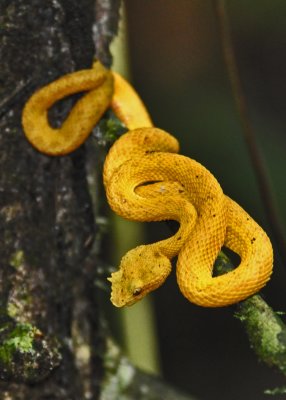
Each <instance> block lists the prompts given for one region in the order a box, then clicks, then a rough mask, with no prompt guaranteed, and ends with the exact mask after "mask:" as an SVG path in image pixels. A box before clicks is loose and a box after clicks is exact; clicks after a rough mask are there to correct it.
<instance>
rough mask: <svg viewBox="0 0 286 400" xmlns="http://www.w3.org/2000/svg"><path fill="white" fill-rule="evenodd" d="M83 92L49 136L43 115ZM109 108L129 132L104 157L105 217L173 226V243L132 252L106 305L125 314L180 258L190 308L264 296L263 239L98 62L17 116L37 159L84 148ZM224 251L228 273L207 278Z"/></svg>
mask: <svg viewBox="0 0 286 400" xmlns="http://www.w3.org/2000/svg"><path fill="white" fill-rule="evenodd" d="M80 91H88V92H87V94H85V95H84V96H83V97H82V98H81V99H80V100H79V101H78V102H77V103H76V104H75V106H74V107H73V108H72V111H71V113H70V115H69V116H68V118H67V120H66V121H65V122H64V123H63V125H62V127H61V128H59V129H52V128H51V127H50V126H49V123H48V119H47V110H48V108H49V107H51V105H52V104H54V102H55V101H57V100H59V99H60V98H63V97H65V96H67V95H69V94H71V93H75V92H80ZM109 106H111V108H112V109H113V111H114V112H115V114H116V115H117V116H118V118H120V119H121V120H122V121H123V122H124V124H125V125H126V126H127V128H128V129H129V131H128V132H127V133H126V134H124V135H122V136H121V137H120V138H119V139H118V140H117V141H116V142H115V143H114V145H113V146H112V148H111V149H110V151H109V153H108V155H107V157H106V160H105V164H104V185H105V188H106V194H107V199H108V202H109V204H110V206H111V208H112V209H113V210H114V211H115V212H116V213H118V214H119V215H121V216H122V217H124V218H127V219H129V220H135V221H161V220H177V221H178V222H179V223H180V228H179V230H178V231H177V233H176V234H175V235H173V236H172V237H170V238H168V239H165V240H162V241H159V242H157V243H153V244H148V245H142V246H138V247H136V248H135V249H132V250H130V251H129V252H128V253H127V254H126V255H125V256H124V257H123V258H122V260H121V264H120V267H119V270H118V271H117V272H114V273H113V274H112V275H111V278H108V279H109V280H110V281H111V283H112V293H111V301H112V303H113V304H114V305H115V306H117V307H121V306H125V305H131V304H133V303H135V302H136V301H138V300H139V299H141V298H142V297H143V296H145V295H146V294H147V293H149V292H150V291H152V290H154V289H156V288H157V287H158V286H160V285H161V284H162V283H163V282H164V280H165V279H166V278H167V276H168V275H169V273H170V271H171V261H170V260H171V259H172V258H173V257H175V256H176V255H178V261H177V281H178V284H179V287H180V290H181V292H182V293H183V295H184V296H185V297H186V298H187V299H188V300H189V301H191V302H193V303H195V304H198V305H201V306H206V307H218V306H226V305H229V304H232V303H235V302H238V301H241V300H243V299H245V298H246V297H248V296H250V295H252V294H253V293H255V292H257V291H258V290H259V289H261V288H262V287H263V286H264V285H265V283H266V282H267V281H268V280H269V278H270V275H271V272H272V264H273V251H272V246H271V243H270V240H269V238H268V236H267V235H266V233H265V232H264V231H263V229H262V228H261V227H260V226H259V225H258V224H257V223H256V222H255V221H254V220H253V219H252V218H251V217H250V216H249V215H248V214H247V213H246V212H245V211H244V210H243V209H242V208H241V207H240V206H239V205H238V204H237V203H235V202H234V201H233V200H231V199H230V198H229V197H227V196H226V195H224V193H223V191H222V189H221V187H220V185H219V183H218V182H217V180H216V179H215V177H214V176H213V175H212V174H211V173H210V172H209V171H208V170H207V169H206V168H205V167H203V166H202V165H201V164H199V163H198V162H196V161H194V160H192V159H190V158H188V157H185V156H183V155H179V154H177V153H178V150H179V146H178V142H177V140H176V139H175V138H174V137H173V136H171V135H170V134H168V133H167V132H164V131H163V130H161V129H158V128H155V127H153V125H152V122H151V120H150V117H149V115H148V113H147V111H146V109H145V107H144V105H143V103H142V102H141V100H140V98H139V97H138V95H137V94H136V93H135V91H134V89H133V88H132V87H131V86H130V85H129V84H128V83H127V82H126V81H125V80H123V78H121V77H120V76H119V75H117V74H115V73H111V72H109V71H107V70H106V69H105V68H104V67H103V66H102V65H101V64H100V63H99V62H96V63H95V64H94V65H93V68H92V69H90V70H83V71H79V72H75V73H72V74H69V75H66V76H64V77H62V78H60V79H58V80H57V81H55V82H53V83H51V84H50V85H48V86H46V87H44V88H42V89H41V90H39V91H38V92H36V93H35V94H34V95H33V96H32V97H31V99H30V100H29V101H28V102H27V104H26V106H25V108H24V111H23V119H22V123H23V128H24V131H25V134H26V136H27V138H28V140H29V141H30V142H31V143H32V144H33V145H34V146H35V147H36V148H37V149H38V150H40V151H42V152H44V153H46V154H50V155H62V154H67V153H69V152H70V151H73V150H74V149H76V148H77V147H78V146H80V145H81V144H82V143H83V142H84V141H85V139H86V138H87V137H88V135H89V134H90V131H91V129H92V127H93V126H94V125H95V124H96V122H97V121H98V120H99V118H100V117H101V115H102V114H103V113H104V111H105V110H106V109H107V108H108V107H109ZM223 246H226V247H228V248H230V249H231V250H233V251H234V252H236V253H237V254H238V255H239V256H240V259H241V261H240V264H239V266H238V267H237V268H236V269H234V270H233V271H231V272H229V273H227V274H224V275H221V276H218V277H213V276H212V270H213V264H214V261H215V259H216V258H217V255H218V253H219V251H220V250H221V248H222V247H223Z"/></svg>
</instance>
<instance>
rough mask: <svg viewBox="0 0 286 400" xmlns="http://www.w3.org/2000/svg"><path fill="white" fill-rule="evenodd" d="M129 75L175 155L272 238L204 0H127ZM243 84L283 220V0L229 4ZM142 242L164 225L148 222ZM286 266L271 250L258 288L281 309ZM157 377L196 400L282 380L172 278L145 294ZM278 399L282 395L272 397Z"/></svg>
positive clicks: (246, 395) (253, 395) (236, 329)
mask: <svg viewBox="0 0 286 400" xmlns="http://www.w3.org/2000/svg"><path fill="white" fill-rule="evenodd" d="M125 4H126V11H127V24H128V35H129V36H128V40H129V53H130V64H131V72H132V77H133V83H134V86H135V87H136V88H137V89H138V91H139V93H140V94H141V95H142V98H143V99H144V101H145V103H146V105H147V107H148V109H149V111H150V113H151V115H152V117H153V120H154V123H155V125H156V126H158V127H160V128H163V129H165V130H167V131H169V132H170V133H172V134H173V135H175V136H176V137H177V138H178V139H179V140H180V143H181V153H183V154H185V155H188V156H190V157H192V158H194V159H196V160H198V161H200V162H201V163H202V164H203V165H205V166H206V167H207V168H208V169H210V170H211V171H212V173H213V174H214V175H215V176H216V177H217V179H218V181H219V182H220V183H221V185H222V187H223V189H224V191H225V193H226V194H228V195H229V196H231V197H232V198H233V199H234V200H236V201H237V202H238V203H239V204H240V205H241V206H243V207H244V208H245V209H246V210H247V211H248V212H249V213H250V214H251V215H252V216H253V217H254V218H255V219H256V220H257V221H258V222H259V223H260V224H261V225H262V226H263V227H264V228H265V229H266V230H267V232H268V233H269V234H270V236H271V231H270V230H269V226H268V224H267V221H266V218H265V214H264V210H263V206H262V202H261V199H260V197H259V194H258V189H257V184H256V181H255V177H254V173H253V170H252V167H251V163H250V160H249V155H248V152H247V148H246V146H245V143H244V140H243V137H242V134H241V124H240V120H239V118H238V115H237V112H236V110H235V107H234V101H233V98H232V95H231V91H230V85H229V83H228V80H227V75H226V70H225V66H224V62H223V58H222V54H221V49H220V44H219V37H218V31H217V26H216V19H215V14H214V8H213V3H212V1H199V0H176V1H174V0H145V1H140V0H127V1H126V2H125ZM227 6H228V11H229V16H230V19H231V26H232V34H233V41H234V44H235V50H236V55H237V59H238V64H239V69H240V74H241V78H242V82H243V87H244V90H245V93H246V95H247V100H248V105H249V111H250V115H251V118H252V122H253V124H254V126H255V130H256V133H257V142H258V145H259V147H260V148H261V150H262V152H263V155H264V159H265V163H266V164H267V168H268V172H269V175H270V177H271V181H272V184H273V191H274V193H275V197H276V200H277V204H278V206H279V210H280V213H281V220H282V222H284V221H285V218H286V208H285V207H284V203H285V198H286V190H285V167H286V157H285V149H286V136H285V127H284V126H285V110H284V107H285V92H286V80H285V69H286V54H285V49H286V23H285V21H286V2H285V1H282V0H275V1H269V0H266V1H262V0H260V1H258V0H253V1H251V2H249V1H247V0H241V1H228V2H227ZM147 229H148V240H150V241H151V240H153V241H154V240H157V239H161V238H162V237H163V236H164V235H166V227H165V226H164V227H162V225H160V224H158V225H157V224H150V225H149V227H147ZM285 288H286V266H285V265H282V263H279V258H278V256H277V252H276V258H275V269H274V274H273V278H272V280H271V281H270V283H269V284H268V286H267V287H266V288H265V289H264V290H263V293H264V296H265V299H266V301H267V302H268V303H269V304H270V305H271V306H272V307H273V308H274V309H275V310H279V311H283V310H285V309H286V296H285V292H286V290H285ZM153 298H154V302H155V311H156V324H157V331H158V336H159V337H158V342H159V346H160V357H161V361H162V371H163V375H164V378H166V379H167V380H168V381H169V382H170V383H172V384H174V385H176V386H178V387H180V388H181V389H184V390H185V391H187V392H189V393H191V394H193V395H196V396H197V397H198V398H199V399H200V400H214V399H219V400H226V399H227V400H242V399H247V400H248V399H255V400H265V399H267V398H269V396H267V395H264V394H263V391H264V390H265V389H267V388H273V387H275V386H279V385H280V386H281V385H283V384H285V378H283V377H282V376H281V375H280V374H279V373H278V372H275V370H273V369H271V368H268V367H267V366H265V365H264V364H262V363H260V362H259V361H258V360H257V358H256V356H255V355H254V354H253V352H252V351H251V349H250V347H249V344H248V341H247V337H246V334H245V332H244V330H243V328H242V326H241V323H240V322H239V321H238V320H236V319H235V318H234V317H233V310H232V309H231V308H225V309H204V308H200V307H197V306H194V305H192V304H191V303H189V302H188V301H187V300H185V299H184V297H183V296H182V295H181V293H180V292H179V289H178V287H177V284H176V282H175V277H174V274H173V275H172V277H171V278H169V279H168V280H167V282H166V283H165V285H164V286H163V287H162V288H160V289H159V290H157V291H156V293H155V295H154V296H153ZM276 398H277V399H282V398H285V397H283V396H277V397H276Z"/></svg>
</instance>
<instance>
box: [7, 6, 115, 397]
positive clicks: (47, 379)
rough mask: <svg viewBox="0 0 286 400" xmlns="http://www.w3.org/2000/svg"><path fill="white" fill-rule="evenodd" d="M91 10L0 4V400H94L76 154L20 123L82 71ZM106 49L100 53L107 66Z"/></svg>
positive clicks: (89, 55) (94, 315)
mask: <svg viewBox="0 0 286 400" xmlns="http://www.w3.org/2000/svg"><path fill="white" fill-rule="evenodd" d="M118 6H119V2H114V10H115V15H117V18H118ZM94 7H95V4H94V2H93V1H91V0H84V1H81V2H78V1H76V0H56V1H52V0H51V1H44V2H43V1H41V0H29V1H27V0H22V1H19V0H17V1H16V0H15V1H10V0H9V1H2V2H1V6H0V8H1V9H0V18H1V31H2V32H1V43H0V51H1V66H0V76H1V89H0V90H1V93H0V94H1V121H0V127H1V132H0V143H1V157H0V163H1V177H0V179H1V184H0V188H1V189H0V190H1V198H0V203H1V204H0V218H1V223H0V229H1V242H0V260H1V269H0V273H1V281H0V288H1V321H0V322H1V325H0V340H1V346H0V370H1V372H0V378H1V382H0V397H1V398H9V399H31V400H33V399H48V398H51V399H54V400H57V399H84V398H97V396H98V386H99V382H100V380H101V377H102V364H101V358H100V357H99V356H98V354H99V349H100V345H101V343H100V340H101V339H100V337H99V335H98V331H99V328H98V317H99V313H98V311H97V307H98V306H97V301H96V298H95V290H94V286H93V281H94V279H95V268H94V265H93V268H89V267H88V266H89V265H90V263H86V264H85V259H86V257H87V256H88V254H89V253H90V250H91V248H92V246H91V245H92V243H93V239H94V234H95V228H94V216H93V210H92V203H91V198H90V195H89V191H88V185H87V179H86V166H85V165H86V164H85V161H86V149H85V147H84V146H83V147H82V148H80V149H79V150H78V151H76V152H75V153H74V154H72V155H70V156H67V157H60V158H52V157H47V156H44V155H42V154H39V153H38V152H37V151H35V150H34V149H33V148H32V147H31V146H30V145H29V144H28V143H27V141H26V140H25V138H24V136H23V132H22V129H21V122H20V121H21V110H22V107H23V104H24V101H25V100H26V99H27V98H28V96H30V95H31V93H32V92H33V91H34V90H35V89H36V88H38V87H41V86H43V85H44V84H45V83H47V82H50V81H52V80H54V79H56V78H57V77H59V76H61V75H63V74H65V73H67V72H71V71H73V70H77V69H82V68H88V67H89V66H90V65H91V63H92V60H93V57H94V50H95V49H94V42H93V38H92V25H93V22H94V15H95V11H96V10H95V8H94ZM97 17H98V18H99V16H97V15H95V18H97ZM115 25H116V24H115ZM109 40H110V38H109ZM107 50H108V46H106V45H105V47H104V46H103V47H102V46H101V51H102V53H104V51H106V56H105V62H107V63H108V62H109V63H110V57H109V54H108V53H107ZM106 60H107V61H106ZM108 60H109V61H108ZM73 101H74V99H72V98H71V99H69V100H65V101H63V102H62V103H61V104H60V105H57V106H56V107H55V108H54V109H53V110H52V112H51V121H52V122H53V123H55V124H59V123H60V121H61V120H62V119H63V118H64V116H65V115H66V113H67V111H68V110H69V109H70V107H71V105H72V102H73ZM84 351H85V353H84ZM82 354H85V356H82ZM91 376H92V377H93V378H92V379H89V378H90V377H91ZM39 382H41V384H39ZM31 384H33V385H31Z"/></svg>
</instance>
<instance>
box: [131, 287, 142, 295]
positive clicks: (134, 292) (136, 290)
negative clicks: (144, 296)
mask: <svg viewBox="0 0 286 400" xmlns="http://www.w3.org/2000/svg"><path fill="white" fill-rule="evenodd" d="M141 292H142V288H141V287H137V288H135V289H134V290H133V296H138V295H139V294H140V293H141Z"/></svg>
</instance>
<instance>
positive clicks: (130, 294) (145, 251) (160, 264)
mask: <svg viewBox="0 0 286 400" xmlns="http://www.w3.org/2000/svg"><path fill="white" fill-rule="evenodd" d="M170 271H171V262H170V260H169V259H168V258H167V257H166V256H164V255H163V254H162V253H160V251H158V250H157V248H156V247H155V246H154V245H147V246H138V247H136V248H135V249H132V250H130V251H129V252H128V253H127V254H126V255H125V256H124V257H123V258H122V260H121V263H120V267H119V270H118V271H117V272H113V273H112V274H111V277H110V278H108V280H109V281H110V282H111V283H112V291H111V302H112V303H113V304H114V305H115V306H116V307H123V306H131V305H132V304H134V303H136V302H137V301H138V300H140V299H142V298H143V297H144V296H146V294H147V293H149V292H151V291H152V290H154V289H156V288H157V287H159V286H160V285H162V283H163V282H164V281H165V279H166V278H167V276H168V275H169V273H170Z"/></svg>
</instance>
